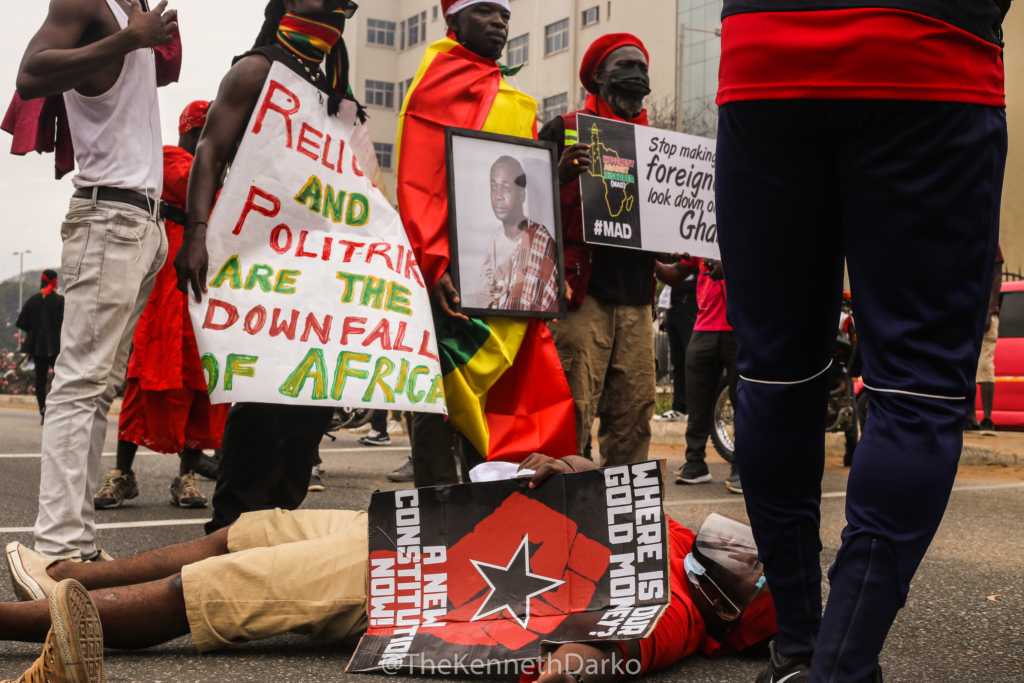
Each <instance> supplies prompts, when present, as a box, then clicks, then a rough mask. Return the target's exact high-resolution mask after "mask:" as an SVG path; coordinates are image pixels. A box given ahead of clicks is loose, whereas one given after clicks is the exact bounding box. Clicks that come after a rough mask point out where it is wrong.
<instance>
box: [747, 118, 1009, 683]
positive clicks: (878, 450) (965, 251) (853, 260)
mask: <svg viewBox="0 0 1024 683" xmlns="http://www.w3.org/2000/svg"><path fill="white" fill-rule="evenodd" d="M829 109H830V115H831V117H832V118H833V120H836V121H840V122H842V126H843V128H842V130H840V131H838V133H839V135H837V137H839V139H841V140H842V141H843V142H842V146H841V148H840V164H839V171H840V187H841V189H842V193H843V199H844V201H843V235H844V239H845V243H846V253H847V259H848V263H849V268H850V282H851V286H852V288H853V292H854V296H855V297H856V298H857V301H856V309H857V311H858V313H857V331H858V333H859V335H858V336H859V338H860V343H861V351H862V352H863V354H864V383H865V385H866V386H867V388H868V390H869V391H870V392H871V393H870V396H871V407H870V413H871V418H870V419H869V420H868V422H867V424H866V425H865V428H864V435H863V438H862V439H861V441H860V443H859V444H858V447H857V453H856V457H855V459H854V462H853V466H852V468H851V470H850V479H849V484H848V496H847V501H846V519H847V527H846V529H845V530H844V531H843V544H842V547H841V548H840V550H839V554H838V556H837V558H836V562H835V564H834V565H833V566H832V568H831V570H830V571H829V581H830V585H831V591H830V594H829V599H828V605H827V606H826V608H825V615H824V619H823V621H822V626H821V635H820V637H819V639H818V649H817V652H816V653H815V655H814V662H813V665H812V669H811V680H812V681H826V680H828V681H833V680H834V681H836V682H837V683H845V682H847V681H851V682H852V681H857V682H859V681H864V680H867V679H868V677H869V676H870V675H871V674H872V673H873V672H874V670H875V669H876V667H877V664H878V653H879V652H880V651H881V649H882V645H883V643H884V642H885V639H886V636H887V635H888V632H889V628H890V627H891V625H892V623H893V620H894V619H895V618H896V614H897V612H898V611H899V609H900V608H901V607H902V606H903V604H904V603H905V601H906V597H907V593H908V591H909V589H910V582H911V579H912V578H913V576H914V574H915V572H916V571H917V568H918V566H919V565H920V562H921V560H922V558H923V557H924V555H925V552H926V551H927V549H928V546H929V544H930V543H931V541H932V538H933V537H934V534H935V532H936V530H937V529H938V526H939V524H940V522H941V521H942V516H943V514H944V513H945V509H946V505H947V503H948V501H949V494H950V491H951V490H952V487H953V483H954V480H955V477H956V472H957V465H958V463H959V459H960V454H961V451H962V448H963V406H964V403H965V401H966V400H967V398H968V397H969V396H970V395H971V394H972V393H973V392H974V391H975V381H974V380H975V372H976V370H977V361H978V357H979V352H980V348H981V341H982V336H983V333H984V328H985V317H986V315H987V309H986V304H987V301H988V299H989V297H990V296H991V291H992V277H993V270H994V264H995V255H996V249H997V244H998V231H999V210H1000V200H1001V195H1002V183H1003V171H1004V168H1005V161H1006V148H1007V137H1006V114H1005V112H1004V111H1003V110H1002V109H997V108H994V107H983V106H980V105H972V104H957V103H933V102H885V101H876V102H863V103H857V104H856V105H855V106H850V103H846V102H844V103H838V102H836V103H833V104H831V105H829ZM730 294H732V293H731V292H730ZM910 480H913V481H914V486H910V487H908V486H906V482H907V481H910ZM769 581H771V578H770V577H769ZM772 591H773V594H774V587H773V589H772Z"/></svg>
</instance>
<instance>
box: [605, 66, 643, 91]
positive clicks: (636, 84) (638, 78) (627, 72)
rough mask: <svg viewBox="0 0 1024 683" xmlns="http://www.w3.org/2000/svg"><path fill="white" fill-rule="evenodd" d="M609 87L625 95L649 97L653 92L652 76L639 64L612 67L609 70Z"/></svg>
mask: <svg viewBox="0 0 1024 683" xmlns="http://www.w3.org/2000/svg"><path fill="white" fill-rule="evenodd" d="M607 76H608V89H609V90H611V91H612V92H614V93H616V94H618V95H622V96H625V97H641V98H643V97H647V96H648V95H650V94H651V77H650V76H649V75H648V74H646V73H644V72H643V71H641V70H640V67H639V66H630V67H624V68H619V69H612V70H611V71H608V72H607Z"/></svg>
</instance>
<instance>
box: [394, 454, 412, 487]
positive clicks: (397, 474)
mask: <svg viewBox="0 0 1024 683" xmlns="http://www.w3.org/2000/svg"><path fill="white" fill-rule="evenodd" d="M412 480H413V476H412V458H411V457H410V458H409V459H408V460H406V461H405V464H404V465H402V466H401V467H399V468H398V469H397V470H395V471H394V472H392V473H391V474H389V475H388V481H393V482H396V483H399V484H408V483H410V482H411V481H412Z"/></svg>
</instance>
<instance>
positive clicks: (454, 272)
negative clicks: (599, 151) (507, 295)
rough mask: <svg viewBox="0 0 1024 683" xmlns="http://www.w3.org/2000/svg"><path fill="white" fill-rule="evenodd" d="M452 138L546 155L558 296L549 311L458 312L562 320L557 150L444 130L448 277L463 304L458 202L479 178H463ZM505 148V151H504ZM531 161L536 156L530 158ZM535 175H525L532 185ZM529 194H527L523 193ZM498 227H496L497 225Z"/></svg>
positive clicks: (525, 140)
mask: <svg viewBox="0 0 1024 683" xmlns="http://www.w3.org/2000/svg"><path fill="white" fill-rule="evenodd" d="M456 138H468V139H471V140H475V141H478V142H479V143H480V144H481V146H482V148H485V147H486V143H494V144H495V145H501V146H506V145H514V146H517V147H523V148H525V149H530V150H544V151H546V152H547V155H546V159H547V160H549V163H550V178H548V177H546V176H547V175H548V174H547V173H544V174H542V176H545V177H544V181H545V182H546V183H549V184H550V190H551V199H552V207H551V215H550V219H551V223H552V225H550V226H544V227H547V228H549V229H550V230H551V231H553V233H554V234H552V238H553V239H554V241H555V252H556V254H555V268H556V269H557V273H558V294H557V297H556V301H555V302H554V303H553V305H552V308H551V309H550V310H546V311H540V310H512V309H502V308H489V307H485V308H480V307H477V306H469V305H464V304H459V306H458V309H459V312H461V313H463V314H465V315H468V316H471V317H504V318H539V319H541V320H557V319H560V318H565V317H566V316H567V315H568V302H567V301H566V298H565V292H566V284H565V244H564V237H563V234H562V208H561V201H560V193H561V185H560V183H559V180H558V148H557V145H555V143H553V142H543V141H540V140H532V139H529V138H518V137H513V136H510V135H499V134H496V133H485V132H482V131H478V130H471V129H468V128H453V127H446V128H445V155H446V159H445V161H446V167H447V170H448V245H449V246H448V252H449V258H450V261H451V265H450V268H449V273H450V275H451V278H452V284H453V285H454V286H455V290H456V291H457V292H459V295H460V299H462V300H463V301H465V300H466V297H465V296H464V292H463V285H464V284H468V283H465V282H464V281H463V277H462V270H461V267H462V265H463V264H464V263H465V262H466V261H467V259H466V258H463V254H462V253H461V252H460V246H459V245H460V244H465V243H467V242H468V240H467V239H465V235H463V238H464V239H462V240H460V239H459V238H460V234H459V214H460V210H459V207H460V203H459V202H460V196H461V197H462V201H466V197H465V195H466V194H468V193H467V192H466V189H465V188H466V185H467V184H468V185H473V184H479V177H478V175H477V177H475V178H473V177H466V175H465V174H466V173H467V171H466V170H465V169H460V168H459V166H458V164H457V163H456V160H455V142H454V141H455V139H456ZM507 149H508V148H507V147H505V150H507ZM506 155H507V151H506V152H504V153H502V152H498V150H497V148H496V149H495V150H494V153H493V155H490V156H489V157H488V158H491V157H493V159H494V160H495V161H496V160H497V159H498V158H499V157H501V156H506ZM534 156H535V157H536V156H537V155H534ZM536 175H537V174H530V173H527V176H528V178H529V179H530V180H533V183H535V182H536V180H535V178H534V176H536ZM533 183H531V182H528V185H527V187H528V188H529V187H530V186H531V185H533ZM460 185H462V186H463V191H462V193H461V194H460V191H459V187H460ZM527 191H529V190H527ZM489 220H491V221H497V218H495V217H494V216H491V217H490V219H489ZM497 225H500V223H497ZM471 229H474V228H472V227H469V226H465V225H464V227H463V230H471Z"/></svg>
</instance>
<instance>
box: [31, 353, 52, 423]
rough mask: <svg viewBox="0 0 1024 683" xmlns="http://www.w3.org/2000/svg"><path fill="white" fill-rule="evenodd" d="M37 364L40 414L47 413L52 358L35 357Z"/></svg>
mask: <svg viewBox="0 0 1024 683" xmlns="http://www.w3.org/2000/svg"><path fill="white" fill-rule="evenodd" d="M32 360H33V361H35V364H36V403H37V404H38V405H39V414H40V415H42V414H44V413H45V412H46V382H47V380H48V379H49V377H50V367H51V364H52V360H53V359H52V358H51V357H50V356H33V357H32Z"/></svg>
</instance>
